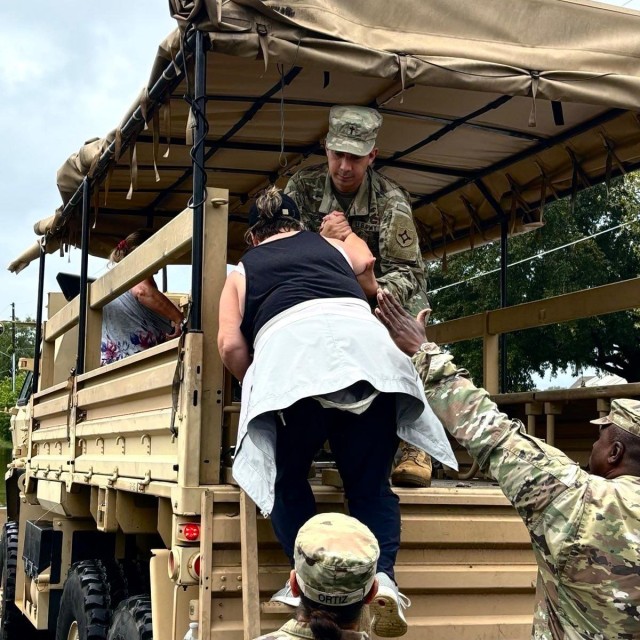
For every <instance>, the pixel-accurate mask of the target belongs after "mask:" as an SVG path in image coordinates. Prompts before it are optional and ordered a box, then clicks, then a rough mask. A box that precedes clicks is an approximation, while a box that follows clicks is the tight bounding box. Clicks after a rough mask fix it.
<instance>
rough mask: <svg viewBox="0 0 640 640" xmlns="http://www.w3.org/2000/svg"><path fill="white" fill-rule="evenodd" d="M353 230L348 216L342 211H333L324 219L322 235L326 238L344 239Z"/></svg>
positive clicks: (321, 226) (321, 229)
mask: <svg viewBox="0 0 640 640" xmlns="http://www.w3.org/2000/svg"><path fill="white" fill-rule="evenodd" d="M351 232H352V230H351V226H350V225H349V223H348V222H347V218H346V216H345V215H344V213H342V212H341V211H332V212H331V213H329V214H327V215H326V216H325V217H324V218H323V219H322V224H321V225H320V235H321V236H324V237H325V238H334V239H335V240H343V241H344V239H345V238H346V237H347V236H348V235H349V234H350V233H351Z"/></svg>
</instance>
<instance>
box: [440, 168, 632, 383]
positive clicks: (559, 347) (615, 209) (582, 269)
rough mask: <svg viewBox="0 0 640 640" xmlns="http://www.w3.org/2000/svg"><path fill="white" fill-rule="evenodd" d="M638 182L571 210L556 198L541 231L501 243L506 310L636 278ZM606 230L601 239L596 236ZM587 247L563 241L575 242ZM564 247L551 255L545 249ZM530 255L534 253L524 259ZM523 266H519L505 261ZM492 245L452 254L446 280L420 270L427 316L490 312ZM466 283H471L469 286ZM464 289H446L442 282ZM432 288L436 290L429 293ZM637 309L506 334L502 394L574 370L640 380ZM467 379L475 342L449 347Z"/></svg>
mask: <svg viewBox="0 0 640 640" xmlns="http://www.w3.org/2000/svg"><path fill="white" fill-rule="evenodd" d="M639 210H640V176H639V175H638V174H634V175H629V176H626V177H625V178H620V179H617V180H615V181H614V182H612V184H611V185H610V189H609V191H608V192H607V188H606V186H605V185H598V186H596V187H592V188H591V189H588V190H586V191H584V192H582V193H580V194H578V196H577V199H576V202H575V206H574V208H573V211H572V207H571V203H570V202H569V201H568V200H567V199H564V200H559V201H556V202H554V203H552V204H550V205H548V206H547V207H546V208H545V212H544V214H545V221H546V224H545V226H544V227H543V228H541V229H539V230H537V231H535V232H530V233H527V234H523V235H521V236H517V237H514V238H511V239H510V240H509V245H508V262H509V264H511V265H513V266H511V267H510V268H509V269H508V303H509V305H514V304H520V303H523V302H529V301H533V300H541V299H544V298H548V297H551V296H555V295H560V294H563V293H569V292H571V291H577V290H580V289H586V288H589V287H595V286H600V285H604V284H608V283H611V282H617V281H620V280H625V279H628V278H634V277H636V276H637V275H638V274H639V273H640V246H639V244H638V238H639V237H640V235H639V233H640V222H639ZM607 229H612V230H611V231H608V232H606V233H601V234H599V235H595V236H594V234H598V232H601V231H605V230H607ZM588 236H594V237H591V238H590V239H588V240H584V241H582V242H578V243H576V244H570V243H573V242H575V241H577V240H580V239H583V238H587V237H588ZM564 245H569V246H566V247H565V248H563V249H559V250H557V251H555V252H552V253H547V254H546V255H542V254H544V253H545V252H548V251H549V250H551V249H554V248H557V247H562V246H564ZM530 256H540V257H539V258H536V259H533V260H526V261H525V259H526V258H529V257H530ZM521 260H523V262H522V263H521V264H514V263H517V262H519V261H521ZM499 265H500V248H499V245H498V243H494V244H492V245H488V246H484V247H479V248H477V249H475V250H474V251H467V252H465V253H462V254H458V255H456V256H452V257H451V258H450V259H449V261H448V268H447V271H446V273H445V272H443V271H442V269H441V268H440V266H439V265H432V266H431V270H430V289H431V290H432V291H435V293H433V294H432V296H431V302H432V306H433V318H434V320H435V321H444V320H449V319H453V318H459V317H462V316H466V315H470V314H473V313H479V312H482V311H487V310H491V309H496V308H498V307H499V306H500V292H499V273H498V272H497V271H495V272H494V273H490V274H488V275H484V276H482V277H476V278H473V277H474V276H477V275H478V274H481V273H485V272H488V271H492V270H496V269H498V268H499ZM472 278H473V279H472ZM458 282H464V283H463V284H456V285H455V286H450V287H447V288H444V289H443V288H442V287H445V286H446V285H448V284H453V283H458ZM438 289H439V291H438ZM639 324H640V315H639V314H638V312H637V311H625V312H621V313H616V314H610V315H606V316H601V317H598V318H588V319H584V320H580V321H576V322H571V323H565V324H562V325H554V326H547V327H541V328H538V329H531V330H528V331H521V332H517V333H514V334H510V335H509V336H508V337H507V353H508V360H507V380H508V390H509V391H521V390H526V389H530V388H531V387H532V374H533V373H538V374H540V375H542V374H543V373H544V372H545V371H546V370H551V371H552V372H553V373H556V372H557V371H558V370H560V369H565V368H571V369H572V370H573V371H574V373H575V372H577V370H579V369H581V368H584V367H588V366H591V367H595V368H596V369H599V370H602V371H607V372H610V373H615V374H618V375H621V376H623V377H625V378H626V379H627V380H628V381H629V382H632V381H638V380H640V341H639V340H638V326H639ZM450 348H451V351H452V352H453V354H454V356H455V357H456V359H457V361H459V362H461V363H464V366H466V367H467V368H468V369H469V370H470V371H471V373H472V375H474V377H475V378H476V379H477V380H481V379H482V345H481V343H480V341H470V342H465V343H458V344H454V345H451V346H450Z"/></svg>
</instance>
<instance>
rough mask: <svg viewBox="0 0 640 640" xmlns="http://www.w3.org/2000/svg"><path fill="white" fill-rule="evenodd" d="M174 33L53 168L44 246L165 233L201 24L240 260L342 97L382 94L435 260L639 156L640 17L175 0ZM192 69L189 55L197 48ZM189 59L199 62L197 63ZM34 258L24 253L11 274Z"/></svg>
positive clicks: (390, 146)
mask: <svg viewBox="0 0 640 640" xmlns="http://www.w3.org/2000/svg"><path fill="white" fill-rule="evenodd" d="M170 7H171V11H172V14H173V16H174V17H175V18H176V20H177V21H178V24H179V29H178V30H176V32H174V33H172V34H171V35H170V36H169V37H168V38H167V39H166V40H165V42H163V43H162V45H161V46H160V48H159V50H158V54H157V58H156V61H155V64H154V66H153V69H152V73H151V78H150V80H149V82H148V84H147V88H146V89H145V90H144V91H143V92H142V94H141V96H140V98H139V100H137V101H136V103H135V104H134V105H133V106H132V108H131V109H130V111H129V112H128V113H127V114H126V115H125V117H124V119H123V120H122V122H121V125H120V126H119V127H117V128H116V129H115V130H114V131H112V132H111V133H110V134H109V135H107V136H106V137H105V138H102V139H95V140H93V141H91V142H89V143H87V144H85V145H84V146H83V147H82V148H81V149H80V150H79V152H78V153H76V154H73V155H72V156H71V157H70V158H69V159H68V160H67V161H66V162H65V163H64V165H63V166H62V167H61V169H60V171H59V173H58V185H59V188H60V193H61V196H62V201H63V206H62V207H61V208H60V209H59V210H58V212H57V213H56V215H55V216H54V217H52V218H50V219H47V220H44V221H40V222H39V223H38V224H37V225H36V233H37V234H39V235H43V237H44V239H45V241H46V247H47V250H55V249H56V248H57V247H58V246H60V245H62V246H63V247H64V246H65V245H68V244H71V245H78V244H79V238H80V215H79V212H80V207H79V203H80V200H81V198H80V197H79V195H78V193H79V192H78V191H77V190H78V187H79V186H80V185H81V184H82V180H83V178H84V177H85V176H86V175H88V176H89V177H90V182H91V184H92V187H93V193H94V196H93V204H94V210H93V213H92V216H93V219H92V223H93V228H92V231H91V238H90V252H91V253H93V254H95V255H100V256H106V255H107V254H108V251H109V250H110V249H111V248H112V247H113V245H114V244H115V243H116V242H117V241H118V240H119V239H121V238H122V237H123V235H126V233H127V232H128V231H131V230H133V229H136V228H139V227H141V226H142V227H145V226H150V227H154V228H158V227H160V226H162V225H163V224H165V223H166V222H167V221H168V220H169V219H171V217H173V216H174V215H176V214H177V213H178V212H180V211H181V210H183V209H184V208H185V207H186V206H187V205H188V202H189V198H190V195H191V189H192V186H191V175H192V169H191V167H192V164H191V158H190V155H189V151H190V144H191V140H190V132H191V126H190V125H191V122H190V119H189V106H188V104H187V103H186V102H185V100H184V99H183V96H184V95H185V93H190V92H192V90H193V80H192V77H191V76H192V57H193V56H192V54H191V40H192V38H191V36H192V32H193V28H194V27H195V28H197V29H199V30H201V31H206V32H208V34H209V39H210V50H209V52H208V56H207V87H206V89H207V107H206V115H207V118H208V122H209V126H208V132H207V136H206V141H205V144H206V154H205V157H206V168H207V180H208V184H209V185H210V186H219V187H224V188H228V189H229V191H230V218H229V238H230V247H229V257H230V259H231V260H234V259H237V258H238V257H239V256H240V254H241V252H242V250H243V241H242V236H243V234H244V231H245V230H246V213H247V211H248V207H249V203H250V200H251V197H252V196H253V195H254V194H255V193H256V192H257V191H258V190H259V189H261V188H263V187H265V186H267V184H269V183H271V182H277V183H278V184H280V185H284V184H285V183H286V181H287V179H288V177H289V176H290V175H291V174H292V173H293V172H295V171H296V170H297V169H299V168H301V167H302V166H306V165H308V164H313V163H318V162H323V148H322V140H323V138H324V136H325V134H326V131H327V124H328V122H327V120H328V112H329V108H330V107H331V106H332V105H333V104H359V105H368V106H373V107H376V108H378V109H379V110H380V112H381V114H382V115H383V118H384V122H383V126H382V129H381V132H380V135H379V137H378V144H377V146H378V148H379V160H378V161H377V168H378V169H379V170H380V171H382V172H383V173H384V174H386V175H388V176H389V177H391V178H392V179H394V180H396V181H397V182H399V183H400V184H401V185H403V186H404V187H405V188H406V189H407V190H408V191H409V192H410V194H411V197H412V201H413V208H414V217H415V220H416V225H417V228H418V231H419V234H420V239H421V246H422V249H423V252H424V255H425V257H426V258H427V259H433V258H442V257H443V256H445V255H447V254H450V253H453V252H455V251H459V250H462V249H466V248H470V247H473V246H477V245H479V244H481V243H484V242H487V241H490V240H492V239H494V238H496V237H499V235H500V225H501V224H502V223H503V221H507V223H508V229H509V233H510V234H515V233H520V232H522V231H526V230H528V229H532V228H536V227H538V226H540V225H541V224H543V222H544V219H543V208H544V204H545V202H548V201H549V200H550V199H551V198H555V197H561V196H564V195H567V194H574V193H576V192H577V191H578V190H579V189H582V188H584V187H586V186H588V185H590V184H593V183H596V182H599V181H603V180H608V179H609V178H610V177H611V176H615V175H619V174H621V173H625V172H627V171H630V170H633V169H635V168H637V167H639V166H640V119H639V117H638V111H639V110H640V38H639V37H638V34H640V13H638V12H634V11H629V10H625V9H622V8H619V7H613V6H609V5H601V4H598V3H594V2H586V1H577V0H576V1H573V0H480V1H478V2H470V1H469V0H395V1H394V2H390V1H389V0H350V2H344V1H343V0H298V1H288V2H284V1H278V2H272V1H270V0H266V1H260V0H227V1H225V2H222V1H221V0H170ZM183 54H184V56H185V59H186V63H184V64H183V63H182V56H183ZM185 72H186V73H185ZM37 253H38V250H37V248H31V249H29V250H27V251H26V252H25V253H24V254H23V255H22V256H20V257H19V258H18V259H16V260H15V261H14V262H13V263H12V264H11V265H10V267H9V268H10V269H11V270H13V271H19V270H20V269H21V268H24V266H26V264H28V263H29V261H30V260H32V259H33V258H34V257H35V256H36V255H37Z"/></svg>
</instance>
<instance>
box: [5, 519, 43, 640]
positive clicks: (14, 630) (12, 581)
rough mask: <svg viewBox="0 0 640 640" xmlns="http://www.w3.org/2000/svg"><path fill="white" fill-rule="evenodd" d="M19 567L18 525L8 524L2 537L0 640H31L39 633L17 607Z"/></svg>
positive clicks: (14, 523)
mask: <svg viewBox="0 0 640 640" xmlns="http://www.w3.org/2000/svg"><path fill="white" fill-rule="evenodd" d="M17 566H18V523H17V522H7V523H5V525H4V527H3V528H2V536H0V571H1V572H2V578H1V581H0V582H1V584H2V594H0V640H23V639H24V640H29V639H30V638H36V637H38V636H37V631H36V630H35V629H34V627H33V625H32V624H31V623H30V622H29V621H28V620H27V619H26V618H25V617H24V616H23V615H22V612H21V611H20V610H19V609H18V607H16V605H15V597H16V567H17Z"/></svg>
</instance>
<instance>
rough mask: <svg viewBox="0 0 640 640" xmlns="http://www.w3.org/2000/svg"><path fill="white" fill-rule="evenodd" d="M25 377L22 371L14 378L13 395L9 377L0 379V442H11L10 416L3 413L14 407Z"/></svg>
mask: <svg viewBox="0 0 640 640" xmlns="http://www.w3.org/2000/svg"><path fill="white" fill-rule="evenodd" d="M25 377H26V373H25V372H24V371H21V372H20V373H19V374H18V376H17V377H16V390H15V393H14V392H13V391H12V388H11V387H12V384H11V383H12V381H11V376H7V377H4V378H1V379H0V440H4V441H10V440H11V434H10V433H9V426H10V420H11V416H10V415H9V414H8V413H5V410H8V409H10V408H11V407H13V406H15V404H16V400H17V399H18V396H19V395H20V389H21V388H22V383H23V382H24V379H25Z"/></svg>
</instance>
